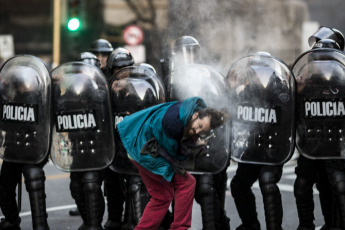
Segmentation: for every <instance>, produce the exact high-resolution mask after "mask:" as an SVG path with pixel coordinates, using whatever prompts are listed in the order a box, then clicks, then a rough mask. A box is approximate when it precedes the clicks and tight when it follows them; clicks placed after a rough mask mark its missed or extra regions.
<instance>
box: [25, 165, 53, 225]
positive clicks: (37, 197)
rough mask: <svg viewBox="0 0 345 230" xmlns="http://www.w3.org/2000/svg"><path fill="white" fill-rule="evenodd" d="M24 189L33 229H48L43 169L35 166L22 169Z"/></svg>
mask: <svg viewBox="0 0 345 230" xmlns="http://www.w3.org/2000/svg"><path fill="white" fill-rule="evenodd" d="M23 175H24V177H25V186H26V191H27V192H28V193H29V198H30V207H31V215H32V227H33V229H34V230H49V226H48V222H47V218H48V214H47V212H46V194H45V188H44V182H45V175H44V171H43V170H42V169H41V168H40V167H37V166H28V167H25V168H24V169H23Z"/></svg>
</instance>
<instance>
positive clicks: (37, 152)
mask: <svg viewBox="0 0 345 230" xmlns="http://www.w3.org/2000/svg"><path fill="white" fill-rule="evenodd" d="M0 94H1V99H0V100H1V114H2V119H1V120H0V131H1V132H0V138H1V139H0V143H1V146H0V157H1V158H2V159H3V160H4V161H9V162H16V163H32V164H36V163H39V162H41V161H42V160H44V159H45V158H46V156H47V154H48V151H49V145H50V135H51V77H50V73H49V70H48V69H47V67H46V65H45V63H44V62H43V61H42V60H41V59H39V58H37V57H34V56H30V55H19V56H15V57H13V58H11V59H9V60H8V61H7V62H5V63H4V64H3V66H2V68H1V70H0Z"/></svg>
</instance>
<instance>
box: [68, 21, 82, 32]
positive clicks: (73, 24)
mask: <svg viewBox="0 0 345 230" xmlns="http://www.w3.org/2000/svg"><path fill="white" fill-rule="evenodd" d="M67 28H68V30H69V31H77V30H79V29H80V20H79V18H71V19H69V21H68V22H67Z"/></svg>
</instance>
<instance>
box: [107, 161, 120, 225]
mask: <svg viewBox="0 0 345 230" xmlns="http://www.w3.org/2000/svg"><path fill="white" fill-rule="evenodd" d="M124 187H125V185H124V179H123V176H122V175H120V174H118V173H116V172H114V171H112V170H111V169H110V168H107V169H106V172H105V181H104V190H105V192H106V198H107V209H108V220H107V222H106V223H105V225H104V228H105V229H108V230H121V229H122V212H123V204H124V202H125V190H124Z"/></svg>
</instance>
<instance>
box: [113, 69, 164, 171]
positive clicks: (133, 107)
mask: <svg viewBox="0 0 345 230" xmlns="http://www.w3.org/2000/svg"><path fill="white" fill-rule="evenodd" d="M109 85H110V98H111V105H112V112H113V118H114V124H115V126H114V127H115V130H116V125H117V124H118V123H119V122H121V121H122V120H123V118H124V117H125V116H128V115H130V114H132V113H135V112H138V111H139V110H142V109H145V108H148V107H151V106H153V105H157V104H160V103H164V102H165V91H164V88H163V84H162V82H161V80H160V78H159V77H158V76H157V75H156V74H155V73H154V72H152V71H150V70H148V69H147V68H143V67H140V66H130V67H125V68H123V69H121V70H120V71H119V72H117V73H115V74H114V75H113V76H112V77H111V79H110V81H109ZM115 142H116V154H115V159H114V161H113V162H112V164H111V165H110V169H111V170H113V171H115V172H119V173H125V174H132V175H138V171H137V169H136V167H135V166H134V165H133V164H132V163H131V162H130V160H129V159H128V156H127V151H126V149H125V148H124V146H123V144H122V143H121V139H120V136H119V134H118V132H115Z"/></svg>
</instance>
